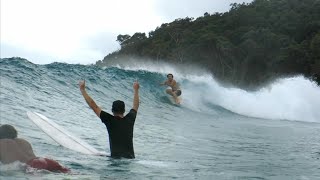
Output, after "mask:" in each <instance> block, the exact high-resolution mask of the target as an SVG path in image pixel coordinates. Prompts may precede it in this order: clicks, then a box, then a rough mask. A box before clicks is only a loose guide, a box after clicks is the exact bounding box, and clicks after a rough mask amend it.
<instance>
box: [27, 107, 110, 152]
mask: <svg viewBox="0 0 320 180" xmlns="http://www.w3.org/2000/svg"><path fill="white" fill-rule="evenodd" d="M27 115H28V117H29V119H30V120H31V121H32V122H34V123H35V124H36V125H37V126H38V127H39V128H40V129H41V130H42V131H43V132H45V133H46V134H47V135H48V136H50V137H51V138H52V139H53V140H54V141H56V142H57V143H58V144H60V145H61V146H64V147H66V148H68V149H71V150H74V151H77V152H80V153H83V154H89V155H97V156H105V155H107V153H106V152H103V151H98V150H97V149H95V148H94V147H92V146H91V145H89V144H88V143H86V142H85V141H83V140H82V139H80V138H77V137H76V136H74V135H72V134H71V133H70V132H68V131H67V130H65V129H64V128H62V127H61V126H59V125H58V124H56V123H55V122H53V121H51V120H50V119H48V118H47V117H45V116H44V115H42V114H39V113H36V112H30V111H28V112H27Z"/></svg>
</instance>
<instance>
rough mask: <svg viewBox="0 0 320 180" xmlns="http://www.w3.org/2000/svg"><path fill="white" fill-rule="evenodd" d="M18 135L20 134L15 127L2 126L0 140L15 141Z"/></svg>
mask: <svg viewBox="0 0 320 180" xmlns="http://www.w3.org/2000/svg"><path fill="white" fill-rule="evenodd" d="M17 135H18V132H17V130H16V129H15V128H14V127H13V126H11V125H9V124H4V125H2V126H0V139H14V138H17Z"/></svg>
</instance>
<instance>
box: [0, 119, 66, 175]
mask: <svg viewBox="0 0 320 180" xmlns="http://www.w3.org/2000/svg"><path fill="white" fill-rule="evenodd" d="M17 134H18V133H17V130H16V129H15V128H14V127H13V126H11V125H8V124H4V125H2V126H0V162H1V163H3V164H9V163H13V162H15V161H20V162H22V163H26V164H27V165H28V166H30V167H32V168H36V169H45V170H49V171H52V172H63V173H67V172H70V170H69V169H67V168H65V167H62V166H61V165H60V164H59V163H58V162H56V161H54V160H52V159H47V158H39V157H36V156H35V154H34V152H33V150H32V147H31V144H30V143H29V142H28V141H26V140H24V139H21V138H17Z"/></svg>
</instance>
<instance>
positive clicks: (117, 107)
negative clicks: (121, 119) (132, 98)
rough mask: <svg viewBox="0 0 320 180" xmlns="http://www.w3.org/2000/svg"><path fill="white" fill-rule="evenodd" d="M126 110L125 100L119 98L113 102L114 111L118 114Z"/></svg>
mask: <svg viewBox="0 0 320 180" xmlns="http://www.w3.org/2000/svg"><path fill="white" fill-rule="evenodd" d="M124 111H125V104H124V102H123V101H120V100H117V101H113V103H112V112H113V113H116V114H123V113H124Z"/></svg>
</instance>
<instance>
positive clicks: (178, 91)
mask: <svg viewBox="0 0 320 180" xmlns="http://www.w3.org/2000/svg"><path fill="white" fill-rule="evenodd" d="M173 92H174V93H176V95H177V96H180V95H181V90H180V89H178V90H176V91H173Z"/></svg>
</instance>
